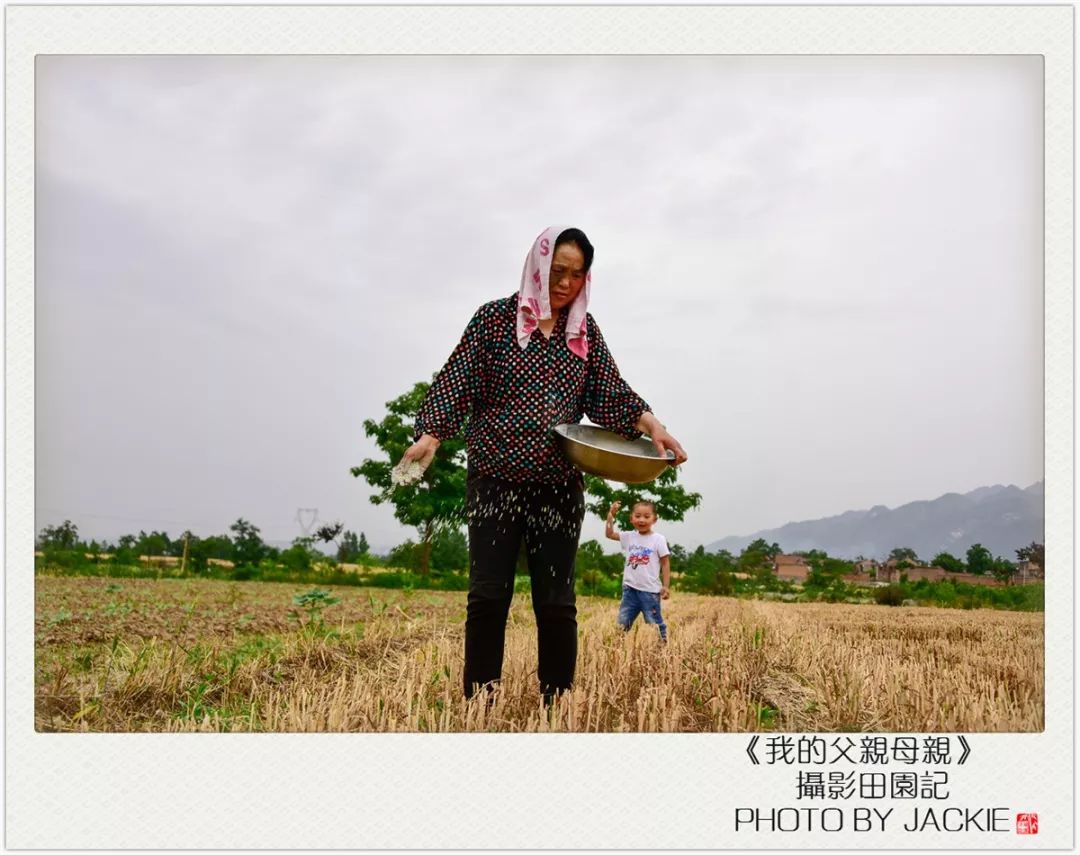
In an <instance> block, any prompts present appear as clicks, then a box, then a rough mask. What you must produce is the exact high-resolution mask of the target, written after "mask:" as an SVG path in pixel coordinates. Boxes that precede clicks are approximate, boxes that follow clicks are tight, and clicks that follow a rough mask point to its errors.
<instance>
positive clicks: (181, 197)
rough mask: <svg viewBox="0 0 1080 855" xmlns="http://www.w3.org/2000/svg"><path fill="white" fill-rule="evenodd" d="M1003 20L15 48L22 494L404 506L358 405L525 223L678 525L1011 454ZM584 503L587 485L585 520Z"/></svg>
mask: <svg viewBox="0 0 1080 855" xmlns="http://www.w3.org/2000/svg"><path fill="white" fill-rule="evenodd" d="M1041 87H1042V67H1041V61H1040V60H1039V59H1038V58H1037V57H967V56H966V57H955V58H954V57H910V58H878V57H849V58H840V57H776V58H772V57H768V58H766V57H742V58H739V57H693V58H671V57H597V58H575V57H366V58H361V57H332V58H321V57H273V58H255V57H224V58H217V57H163V58H157V57H41V58H39V59H38V61H37V92H38V96H37V98H38V100H37V126H36V133H37V173H36V182H37V193H36V205H37V210H36V217H37V242H36V252H37V255H36V270H37V278H36V319H35V321H36V323H35V330H36V363H35V365H36V383H35V387H36V505H37V518H36V525H37V528H38V529H40V528H41V527H42V526H43V525H46V524H50V523H54V522H58V521H61V520H63V519H65V518H70V519H71V520H73V521H74V522H76V523H77V524H78V526H79V530H80V532H81V533H83V534H84V535H86V536H88V537H99V538H100V537H108V538H110V539H112V538H114V537H115V536H117V535H118V534H121V533H125V532H137V531H138V530H139V529H141V528H142V529H146V530H150V529H152V528H153V529H165V530H166V531H168V532H169V533H170V534H172V535H174V536H175V535H176V534H178V533H179V532H181V531H182V530H183V529H184V528H191V529H192V530H193V531H195V533H196V534H200V535H209V534H215V533H221V532H224V531H226V530H227V528H228V526H229V524H230V523H232V522H233V521H234V520H236V518H237V517H240V516H243V517H245V518H247V519H249V520H251V521H252V522H254V523H255V524H256V525H258V526H259V527H260V528H261V529H262V532H263V536H264V538H266V539H270V540H285V541H288V540H291V539H292V538H293V537H295V536H297V535H298V534H300V533H301V528H300V525H299V523H298V522H297V519H296V515H297V509H298V508H301V507H303V508H318V513H319V518H320V519H321V520H323V521H331V520H342V521H343V522H345V524H346V526H347V527H348V528H350V529H353V530H356V531H364V532H365V533H366V534H367V537H368V540H369V541H370V542H371V543H372V544H373V546H375V547H377V548H379V547H381V548H388V547H390V546H392V545H394V544H396V543H399V542H401V541H402V540H404V539H405V538H406V537H408V536H410V535H412V534H413V532H411V530H406V529H404V528H403V527H401V526H400V525H398V523H396V522H395V521H394V519H393V516H392V513H391V510H390V509H389V508H388V507H386V506H383V507H375V506H374V505H371V504H370V503H369V501H368V496H369V495H370V492H371V491H370V490H369V488H368V486H367V484H366V483H365V482H363V481H362V480H359V479H355V478H353V477H352V476H351V475H350V474H349V467H350V466H353V465H358V464H359V463H361V461H362V460H363V459H364V458H366V457H370V456H373V455H374V454H376V452H377V450H376V449H375V446H374V444H373V443H372V442H371V441H369V440H368V439H367V438H366V437H365V436H364V433H363V427H362V422H363V420H364V419H365V418H381V416H382V414H383V413H384V404H385V402H386V401H388V400H390V399H391V398H394V397H396V396H397V395H399V394H400V393H402V392H404V391H406V390H407V389H408V388H410V387H411V385H412V384H413V383H414V382H415V381H417V380H421V379H429V378H430V376H431V374H432V373H433V372H435V371H437V370H438V369H439V368H440V367H441V366H442V364H443V363H444V362H445V360H446V358H447V356H448V355H449V353H450V351H451V350H452V349H453V347H454V345H455V344H456V342H457V340H458V338H459V337H460V334H461V331H462V329H463V328H464V326H465V324H466V322H467V321H468V319H469V318H470V316H471V315H472V313H473V311H474V310H475V309H476V308H477V307H478V306H479V305H480V304H481V303H483V302H486V301H488V300H491V299H495V298H498V297H502V296H506V295H508V294H510V293H512V292H514V291H515V290H516V289H517V286H518V280H519V277H520V273H521V267H522V263H523V260H524V258H525V254H526V252H527V251H528V249H529V246H530V243H531V241H532V239H533V238H534V237H535V235H536V234H537V233H538V232H539V231H540V230H541V229H543V228H544V227H545V226H548V225H551V224H573V225H576V226H579V227H580V228H582V229H584V230H585V232H586V233H587V234H588V235H589V237H590V239H591V240H592V241H593V243H594V244H595V246H596V260H595V262H594V267H593V289H592V304H591V306H590V310H591V311H592V313H593V314H594V316H595V317H596V320H597V322H598V324H599V326H600V328H601V330H602V331H603V333H604V336H605V338H606V339H607V342H608V344H609V346H610V348H611V351H612V353H613V355H614V357H615V359H616V361H617V362H618V364H619V367H620V369H621V371H622V373H623V376H624V377H625V378H626V379H627V380H628V382H629V383H630V384H631V386H633V388H634V389H635V390H636V391H638V392H639V393H640V394H641V395H642V396H643V397H644V398H645V399H646V400H647V401H648V402H649V403H650V404H651V405H652V407H653V410H654V411H655V412H656V413H657V415H658V416H659V417H660V419H661V420H662V421H664V422H665V423H666V424H667V425H668V427H669V429H670V430H671V432H672V433H673V434H674V435H675V436H676V437H677V438H678V439H679V440H680V441H681V442H682V444H683V445H684V446H685V448H686V449H687V451H688V453H689V455H690V460H689V462H688V463H687V464H686V465H685V466H684V467H683V468H682V473H683V474H682V476H681V480H682V482H683V483H684V484H685V485H686V487H687V488H689V489H692V490H697V491H698V492H700V493H702V495H703V501H702V505H701V507H700V509H699V510H697V511H695V512H692V513H691V514H690V515H689V516H688V518H687V519H686V521H685V522H683V523H679V524H673V523H663V524H662V525H660V526H658V530H659V531H662V532H664V533H665V534H667V535H668V537H669V540H672V541H673V542H678V543H682V544H684V545H687V546H691V547H692V546H696V545H697V544H698V543H703V542H704V543H708V542H710V541H712V540H715V539H717V538H720V537H722V536H725V535H731V534H746V533H749V532H752V531H756V530H758V529H762V528H767V527H773V526H779V525H782V524H783V523H786V522H789V521H792V520H800V519H812V518H817V517H822V516H828V515H832V514H837V513H841V512H843V511H845V510H851V509H858V508H866V507H870V506H871V505H875V504H884V505H888V506H890V507H893V506H896V505H899V504H902V503H905V502H909V501H913V500H917V499H931V498H935V497H936V496H938V495H940V494H942V493H945V492H949V491H958V492H964V491H967V490H971V489H973V488H975V487H979V486H983V485H988V484H994V483H1015V484H1017V485H1019V486H1027V485H1029V484H1031V483H1032V482H1034V481H1036V480H1039V479H1040V478H1042V477H1043V469H1042V452H1043V446H1042V429H1043V393H1042V386H1043V374H1042V214H1041V211H1042V172H1043V163H1042V95H1041ZM602 535H603V523H602V521H600V520H599V519H594V518H589V519H587V520H586V524H585V530H584V532H583V535H582V538H583V539H589V538H590V537H595V538H597V539H600V538H601V537H602Z"/></svg>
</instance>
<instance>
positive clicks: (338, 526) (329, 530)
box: [313, 522, 345, 564]
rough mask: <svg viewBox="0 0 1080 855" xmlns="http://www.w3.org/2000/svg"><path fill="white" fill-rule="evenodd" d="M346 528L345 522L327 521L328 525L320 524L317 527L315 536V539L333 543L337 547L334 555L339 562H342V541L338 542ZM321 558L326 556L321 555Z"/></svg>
mask: <svg viewBox="0 0 1080 855" xmlns="http://www.w3.org/2000/svg"><path fill="white" fill-rule="evenodd" d="M344 529H345V524H344V523H340V522H335V523H327V524H326V525H322V526H319V527H318V528H317V529H315V534H314V535H313V537H314V538H315V540H319V541H322V542H323V543H332V544H334V545H335V546H336V547H337V550H336V551H335V552H334V557H335V558H337V561H338V563H339V564H340V563H341V543H339V542H338V538H339V537H340V536H341V532H342V531H343V530H344ZM319 557H320V558H323V559H325V556H323V555H320V556H319Z"/></svg>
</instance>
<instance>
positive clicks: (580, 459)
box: [554, 425, 675, 484]
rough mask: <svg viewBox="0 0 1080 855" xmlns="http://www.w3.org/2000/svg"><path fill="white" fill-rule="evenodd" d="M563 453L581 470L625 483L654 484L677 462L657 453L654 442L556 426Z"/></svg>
mask: <svg viewBox="0 0 1080 855" xmlns="http://www.w3.org/2000/svg"><path fill="white" fill-rule="evenodd" d="M554 430H555V435H556V437H558V440H559V446H560V447H561V448H562V451H563V454H565V455H566V457H567V459H569V461H570V462H571V463H573V464H574V465H575V466H576V467H577V468H578V469H580V470H582V471H583V472H588V473H589V474H590V475H599V476H600V477H601V478H606V479H608V480H609V481H622V482H623V483H624V484H644V483H645V482H646V481H653V480H655V479H656V478H658V477H659V476H660V473H662V472H663V471H664V469H666V468H667V466H668V465H669V463H670V462H671V461H673V460H674V459H675V452H673V451H668V453H667V457H661V456H660V455H659V454H657V452H656V446H654V445H653V444H652V441H651V440H648V439H645V438H644V437H642V438H641V439H623V438H622V437H621V436H619V435H618V434H616V433H612V432H611V431H609V430H604V429H603V428H599V427H596V426H594V425H558V426H557V427H555V429H554Z"/></svg>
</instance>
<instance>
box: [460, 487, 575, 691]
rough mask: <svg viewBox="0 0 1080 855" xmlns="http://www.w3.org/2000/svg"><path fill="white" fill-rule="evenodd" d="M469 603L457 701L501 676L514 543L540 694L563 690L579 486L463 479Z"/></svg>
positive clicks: (569, 675)
mask: <svg viewBox="0 0 1080 855" xmlns="http://www.w3.org/2000/svg"><path fill="white" fill-rule="evenodd" d="M466 510H467V512H468V519H469V599H468V608H467V611H466V618H465V696H466V697H472V695H473V693H474V692H476V690H477V688H478V687H480V686H484V685H486V684H489V683H493V682H495V681H497V680H499V679H500V677H501V676H502V662H503V646H504V641H505V636H506V616H507V614H508V612H509V610H510V600H511V599H512V598H513V595H514V568H515V566H516V565H517V558H518V554H519V552H520V550H521V544H522V540H524V543H525V550H526V555H527V557H528V565H529V577H530V579H531V581H532V605H533V612H534V613H535V615H536V636H537V646H538V647H539V662H538V665H537V674H538V676H539V678H540V690H541V692H543V694H544V696H545V697H547V698H550V697H551V696H552V695H553V694H554V693H555V692H558V691H562V690H565V689H569V688H570V684H571V683H572V682H573V680H574V665H575V663H576V661H577V606H576V605H575V597H574V558H575V556H576V555H577V547H578V538H579V537H580V536H581V521H582V519H583V518H584V516H585V496H584V492H583V489H582V484H581V481H580V480H578V481H577V482H576V483H570V484H563V485H556V484H515V483H511V482H509V481H500V480H498V479H495V478H488V477H486V476H483V475H470V477H469V482H468V490H467V499H466Z"/></svg>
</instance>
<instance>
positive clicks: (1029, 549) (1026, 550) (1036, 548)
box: [1016, 540, 1046, 570]
mask: <svg viewBox="0 0 1080 855" xmlns="http://www.w3.org/2000/svg"><path fill="white" fill-rule="evenodd" d="M1016 557H1017V558H1018V559H1019V560H1020V561H1030V562H1031V563H1032V564H1035V565H1036V566H1038V568H1039V569H1040V570H1044V569H1045V564H1044V562H1045V560H1046V548H1045V547H1044V546H1043V544H1041V543H1036V542H1035V541H1034V540H1033V541H1031V543H1029V544H1028V545H1027V546H1021V547H1020V548H1019V549H1018V550H1016Z"/></svg>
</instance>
